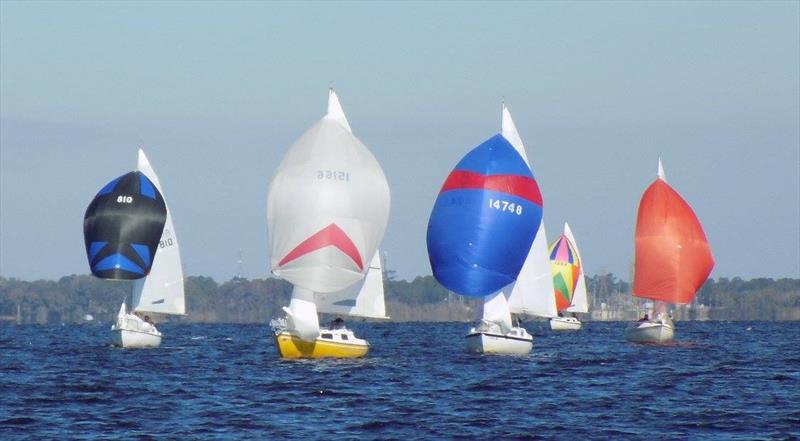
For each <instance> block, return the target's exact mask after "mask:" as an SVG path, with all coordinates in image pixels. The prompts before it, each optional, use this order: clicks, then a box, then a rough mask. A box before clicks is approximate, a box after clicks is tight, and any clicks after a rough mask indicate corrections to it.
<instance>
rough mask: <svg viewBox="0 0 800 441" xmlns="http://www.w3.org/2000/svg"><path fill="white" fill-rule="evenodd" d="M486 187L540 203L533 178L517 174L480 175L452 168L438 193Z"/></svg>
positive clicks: (537, 188) (539, 196)
mask: <svg viewBox="0 0 800 441" xmlns="http://www.w3.org/2000/svg"><path fill="white" fill-rule="evenodd" d="M463 189H486V190H492V191H499V192H503V193H508V194H510V195H514V196H517V197H520V198H523V199H527V200H529V201H531V202H533V203H534V204H537V205H542V192H541V191H539V184H537V183H536V180H535V179H531V178H529V177H527V176H519V175H490V176H487V175H482V174H480V173H475V172H471V171H465V170H453V172H452V173H450V175H449V176H448V177H447V180H446V181H444V185H443V186H442V189H441V190H440V191H439V193H444V192H445V191H448V190H463Z"/></svg>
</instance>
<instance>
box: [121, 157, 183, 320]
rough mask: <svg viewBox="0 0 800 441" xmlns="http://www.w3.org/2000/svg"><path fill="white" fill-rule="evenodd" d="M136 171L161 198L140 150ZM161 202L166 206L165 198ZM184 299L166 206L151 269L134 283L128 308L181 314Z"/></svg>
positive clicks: (155, 180) (154, 177)
mask: <svg viewBox="0 0 800 441" xmlns="http://www.w3.org/2000/svg"><path fill="white" fill-rule="evenodd" d="M137 168H138V170H139V171H140V172H142V173H143V174H144V175H145V176H147V178H148V179H150V181H151V182H152V183H153V184H154V185H155V186H156V188H158V191H159V192H160V193H161V194H162V195H163V194H164V191H163V190H162V189H161V183H160V182H159V181H158V176H156V173H155V171H154V170H153V167H152V166H151V165H150V161H148V160H147V156H146V155H145V154H144V151H142V150H141V149H139V160H138V167H137ZM164 203H165V204H166V197H165V198H164ZM184 297H185V296H184V287H183V267H182V265H181V253H180V247H179V246H178V237H177V236H176V235H175V227H174V225H173V223H172V214H171V213H170V211H169V205H167V221H166V223H165V224H164V231H163V232H162V233H161V241H160V242H159V245H158V250H157V251H156V255H155V256H154V257H153V267H152V268H151V269H150V274H148V275H147V277H144V278H141V279H137V280H135V281H134V283H133V301H132V303H131V306H132V310H133V311H140V312H156V313H161V314H176V315H182V314H185V313H186V305H185V298H184Z"/></svg>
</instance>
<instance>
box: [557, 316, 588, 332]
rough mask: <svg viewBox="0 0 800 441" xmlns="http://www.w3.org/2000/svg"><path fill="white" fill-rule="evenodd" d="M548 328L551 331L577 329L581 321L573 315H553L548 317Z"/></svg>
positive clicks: (579, 327)
mask: <svg viewBox="0 0 800 441" xmlns="http://www.w3.org/2000/svg"><path fill="white" fill-rule="evenodd" d="M550 329H552V330H553V331H578V330H580V329H581V321H580V320H578V319H577V318H575V317H553V318H551V319H550Z"/></svg>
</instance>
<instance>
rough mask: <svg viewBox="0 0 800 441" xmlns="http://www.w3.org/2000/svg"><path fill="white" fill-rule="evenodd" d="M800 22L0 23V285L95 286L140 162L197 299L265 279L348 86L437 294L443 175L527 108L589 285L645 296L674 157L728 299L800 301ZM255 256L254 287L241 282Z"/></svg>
mask: <svg viewBox="0 0 800 441" xmlns="http://www.w3.org/2000/svg"><path fill="white" fill-rule="evenodd" d="M799 23H800V2H794V1H784V2H745V1H737V2H721V1H720V2H575V3H570V2H465V3H460V2H441V3H432V2H398V3H392V2H374V3H367V2H313V3H295V2H291V3H290V2H286V3H267V2H224V3H223V2H211V1H206V2H188V1H185V2H163V3H162V2H146V3H144V2H90V1H81V2H67V1H58V2H17V1H8V0H3V1H2V2H0V276H3V277H16V278H20V279H26V280H35V279H40V278H46V279H58V278H60V277H62V276H64V275H69V274H88V273H89V267H88V264H87V262H86V255H85V250H84V244H83V234H82V223H83V215H84V212H85V210H86V207H87V205H88V204H89V202H90V201H91V199H92V198H93V196H94V195H95V193H96V192H97V191H98V189H99V188H100V187H101V186H103V185H104V184H105V183H106V182H108V181H110V180H111V179H113V178H115V177H117V176H119V175H122V174H124V173H126V172H127V171H130V170H133V169H134V168H135V166H136V152H137V149H138V148H139V147H141V148H143V149H144V150H145V151H146V152H147V154H148V156H149V158H150V162H151V163H152V165H153V167H154V169H155V170H156V172H157V173H158V176H159V179H160V181H161V184H162V187H163V190H164V195H165V197H166V199H167V201H168V203H169V207H170V210H171V212H172V215H173V219H174V222H175V229H176V233H177V235H178V238H179V240H180V244H181V252H182V257H183V265H184V269H185V272H186V274H187V275H206V276H211V277H213V278H215V279H216V280H218V281H224V280H229V279H230V278H232V277H234V276H235V275H237V274H238V273H239V272H240V271H241V275H243V276H244V277H248V278H263V277H267V276H268V275H269V251H268V243H267V229H266V228H267V227H266V196H267V191H268V186H269V181H270V179H271V177H272V175H273V173H274V172H275V169H276V167H277V165H278V163H279V162H280V160H281V158H282V156H283V154H284V153H285V152H286V150H287V149H288V148H289V146H291V145H292V143H293V142H294V141H295V140H296V139H297V138H298V137H299V136H300V135H301V134H302V133H303V132H304V131H305V130H306V129H307V128H309V127H310V126H311V125H312V124H313V123H314V122H315V121H316V120H318V119H319V118H321V117H322V116H323V115H324V113H325V110H326V101H327V95H328V88H329V87H331V86H333V87H334V88H335V89H336V91H337V93H338V95H339V98H340V100H341V102H342V106H343V107H344V110H345V112H346V113H347V116H348V119H349V122H350V125H351V127H352V128H353V132H354V133H355V135H356V136H358V137H359V139H361V140H362V141H363V142H364V143H365V144H366V145H367V146H368V147H369V148H370V150H371V151H372V152H373V154H374V155H375V156H376V158H377V159H378V161H379V162H380V163H381V165H382V167H383V168H384V172H385V174H386V176H387V179H388V181H389V185H390V189H391V192H392V206H391V214H390V220H389V225H388V228H387V231H386V235H385V237H384V240H383V243H382V245H381V249H382V250H383V251H385V252H386V258H387V260H386V265H387V267H388V268H389V269H391V270H394V271H396V275H397V277H399V278H402V279H408V280H410V279H413V278H414V277H416V276H420V275H428V274H431V269H430V265H429V261H428V257H427V251H426V245H425V235H426V227H427V222H428V217H429V215H430V211H431V209H432V207H433V203H434V200H435V198H436V195H437V193H438V191H439V188H440V187H441V185H442V183H443V182H444V179H445V177H446V176H447V174H448V173H449V172H450V170H452V168H453V167H454V166H455V164H456V163H457V162H458V161H459V159H460V158H461V157H462V156H463V155H464V154H466V153H467V152H468V151H469V150H471V149H472V148H473V147H475V146H477V145H478V144H480V143H481V142H483V141H484V140H486V139H487V138H489V137H491V136H492V135H494V134H496V133H497V132H498V131H499V130H500V105H501V102H502V101H503V100H504V101H505V103H506V104H507V105H508V106H509V108H510V110H511V112H512V115H513V116H514V120H515V122H516V125H517V127H518V129H519V131H520V134H521V136H522V139H523V141H524V142H525V145H526V148H527V153H528V156H529V157H530V159H531V162H532V166H533V170H534V174H535V176H536V178H537V181H538V182H539V186H540V188H541V190H542V194H543V197H544V218H545V225H546V227H547V233H548V239H549V240H550V241H552V240H554V239H555V238H556V237H557V235H558V234H559V232H560V231H561V229H562V226H563V223H564V222H565V221H568V222H569V223H570V226H571V227H572V230H573V232H574V234H575V238H576V240H577V242H578V245H579V247H580V250H581V256H582V258H583V260H584V262H583V263H584V266H585V268H586V272H587V273H588V274H590V275H591V274H596V273H606V272H610V273H614V274H615V275H617V276H618V277H620V278H622V279H624V280H630V278H631V275H630V270H631V264H632V261H633V231H634V224H635V217H636V209H637V206H638V200H639V197H640V196H641V194H642V192H643V191H644V189H645V188H646V187H647V186H648V185H649V184H650V182H652V180H653V179H654V178H655V176H656V171H657V170H656V169H657V158H658V156H659V154H660V155H662V156H663V160H664V167H665V170H666V175H667V180H668V182H669V183H670V184H671V185H672V186H673V187H674V188H675V189H676V190H677V191H678V192H680V193H681V194H682V195H683V197H684V198H685V199H686V200H687V201H688V202H689V203H690V204H691V205H692V207H693V208H694V210H695V212H696V213H697V215H698V216H699V218H700V220H701V222H702V224H703V226H704V228H705V231H706V235H707V236H708V239H709V241H710V244H711V247H712V250H713V254H714V257H715V260H716V266H715V268H714V270H713V272H712V273H711V277H713V278H719V277H736V276H738V277H742V278H744V279H750V278H755V277H772V278H781V277H794V278H799V277H800V24H799ZM240 256H241V263H240V262H239V261H240Z"/></svg>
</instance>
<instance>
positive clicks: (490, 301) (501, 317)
mask: <svg viewBox="0 0 800 441" xmlns="http://www.w3.org/2000/svg"><path fill="white" fill-rule="evenodd" d="M483 320H486V321H487V322H493V323H497V324H498V325H500V328H501V329H502V330H503V332H508V331H509V330H510V329H511V328H512V327H513V326H512V324H511V310H510V309H509V305H508V302H507V301H506V296H505V294H504V293H503V291H502V290H501V291H498V292H496V293H494V294H490V295H488V296H486V297H485V298H484V299H483Z"/></svg>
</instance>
